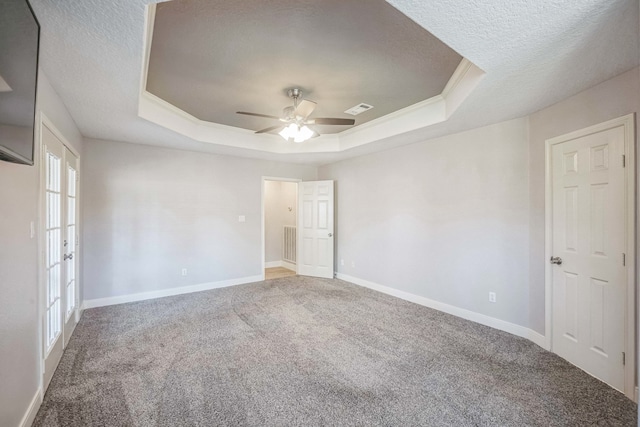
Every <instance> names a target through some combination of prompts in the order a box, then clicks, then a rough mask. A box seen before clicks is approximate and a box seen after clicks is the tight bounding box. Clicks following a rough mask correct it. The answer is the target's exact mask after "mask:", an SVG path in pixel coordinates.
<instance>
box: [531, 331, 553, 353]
mask: <svg viewBox="0 0 640 427" xmlns="http://www.w3.org/2000/svg"><path fill="white" fill-rule="evenodd" d="M527 338H529V341H531V342H533V343H535V344H538V345H539V346H540V347H542V348H544V349H545V350H549V349H548V348H547V338H546V337H545V336H544V335H542V334H539V333H538V332H536V331H534V330H533V329H529V336H528V337H527Z"/></svg>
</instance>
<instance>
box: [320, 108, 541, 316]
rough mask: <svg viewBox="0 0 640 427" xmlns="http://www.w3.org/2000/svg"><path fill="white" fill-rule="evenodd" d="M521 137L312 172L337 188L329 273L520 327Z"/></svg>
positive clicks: (399, 152) (515, 123)
mask: <svg viewBox="0 0 640 427" xmlns="http://www.w3.org/2000/svg"><path fill="white" fill-rule="evenodd" d="M527 132H528V126H527V120H526V119H517V120H512V121H508V122H504V123H499V124H496V125H492V126H487V127H484V128H480V129H475V130H472V131H468V132H464V133H460V134H456V135H450V136H446V137H443V138H438V139H435V140H431V141H427V142H422V143H418V144H413V145H409V146H405V147H400V148H397V149H393V150H388V151H384V152H380V153H375V154H371V155H367V156H364V157H359V158H355V159H351V160H347V161H343V162H340V163H336V164H332V165H328V166H324V167H322V168H320V170H319V177H320V179H334V180H336V181H337V184H336V194H337V218H336V219H337V233H336V237H337V251H336V261H337V262H336V265H337V269H338V271H339V272H340V273H344V274H347V275H351V276H355V277H358V278H361V279H365V280H369V281H372V282H375V283H379V284H382V285H385V286H389V287H392V288H396V289H400V290H402V291H406V292H410V293H412V294H415V295H420V296H424V297H427V298H431V299H434V300H437V301H440V302H444V303H447V304H451V305H454V306H457V307H461V308H464V309H467V310H472V311H475V312H478V313H482V314H485V315H488V316H492V317H496V318H499V319H502V320H506V321H509V322H512V323H516V324H518V325H522V326H527V325H528V322H529V319H528V310H529V299H528V296H529V295H528V294H529V281H528V277H529V271H528V264H529V254H528V249H529V218H528V216H529V194H528V193H529V182H528V138H527ZM343 259H344V262H345V265H344V266H341V265H340V264H341V263H340V261H341V260H343ZM352 262H355V267H353V266H352ZM489 291H494V292H496V293H497V303H495V304H494V303H489V301H488V293H489Z"/></svg>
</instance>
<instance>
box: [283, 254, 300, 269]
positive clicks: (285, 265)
mask: <svg viewBox="0 0 640 427" xmlns="http://www.w3.org/2000/svg"><path fill="white" fill-rule="evenodd" d="M296 255H297V254H296ZM282 268H286V269H287V270H291V271H295V272H296V273H297V269H298V267H297V266H296V264H294V263H291V262H289V261H284V260H283V261H282Z"/></svg>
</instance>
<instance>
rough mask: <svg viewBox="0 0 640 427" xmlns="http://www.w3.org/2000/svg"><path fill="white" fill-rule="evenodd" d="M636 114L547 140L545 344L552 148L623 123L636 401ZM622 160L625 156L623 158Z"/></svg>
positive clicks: (548, 336)
mask: <svg viewBox="0 0 640 427" xmlns="http://www.w3.org/2000/svg"><path fill="white" fill-rule="evenodd" d="M634 124H635V113H633V114H629V115H626V116H623V117H620V118H617V119H613V120H609V121H606V122H604V123H600V124H597V125H594V126H589V127H587V128H584V129H580V130H577V131H575V132H570V133H568V134H565V135H561V136H557V137H555V138H551V139H548V140H546V142H545V247H544V259H545V267H544V270H545V346H546V349H547V350H550V351H553V348H552V322H553V316H552V314H553V313H552V311H553V310H552V307H553V294H552V293H553V290H552V284H553V270H552V268H551V263H550V262H549V259H550V258H551V256H552V251H553V236H552V231H553V181H552V179H553V177H552V168H551V150H552V148H553V146H554V145H556V144H561V143H563V142H567V141H570V140H572V139H576V138H581V137H584V136H587V135H591V134H594V133H598V132H602V131H606V130H609V129H613V128H617V127H620V126H622V127H623V128H624V135H625V136H624V153H625V159H626V165H625V174H624V175H625V186H626V189H625V195H626V196H625V204H626V209H625V211H626V212H625V214H626V227H627V238H626V253H625V254H626V259H627V263H628V266H629V267H628V269H627V306H626V314H625V318H626V321H625V345H624V347H625V350H624V351H625V354H626V364H625V367H624V371H625V373H624V376H625V386H624V394H625V395H626V396H627V397H628V398H629V399H631V400H633V401H636V392H635V382H636V379H635V372H636V363H637V361H636V357H635V354H636V347H635V341H636V324H635V311H636V280H635V279H636V277H635V270H636V257H635V244H636V240H635V229H636V224H635V210H636V198H635V194H636V182H635V177H636V174H635V168H636V158H635V138H636V135H635V126H634ZM620 161H622V159H620Z"/></svg>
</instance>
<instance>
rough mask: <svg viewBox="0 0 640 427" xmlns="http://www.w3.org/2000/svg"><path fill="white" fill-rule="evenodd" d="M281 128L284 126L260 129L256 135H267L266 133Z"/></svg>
mask: <svg viewBox="0 0 640 427" xmlns="http://www.w3.org/2000/svg"><path fill="white" fill-rule="evenodd" d="M283 127H284V126H282V125H277V126H271V127H268V128H264V129H260V130H259V131H257V132H256V133H267V132H271V131H272V130H276V129H278V128H283Z"/></svg>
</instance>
